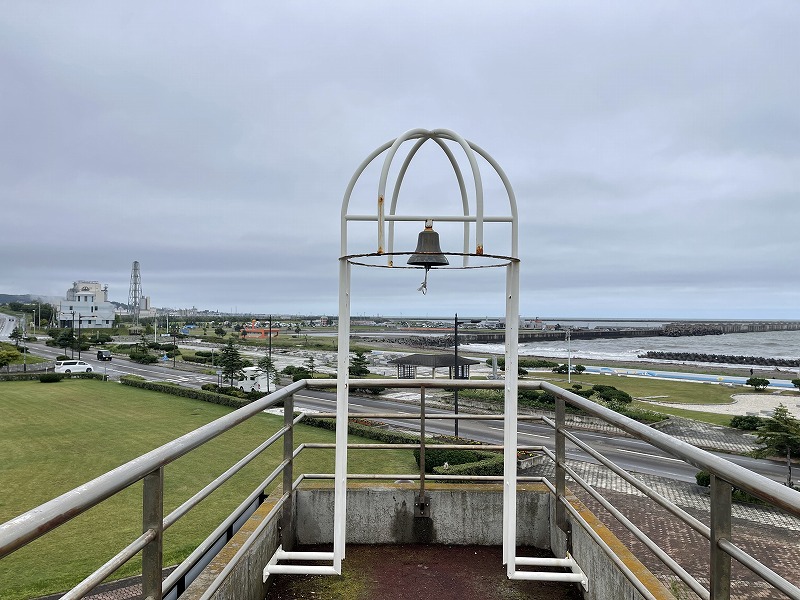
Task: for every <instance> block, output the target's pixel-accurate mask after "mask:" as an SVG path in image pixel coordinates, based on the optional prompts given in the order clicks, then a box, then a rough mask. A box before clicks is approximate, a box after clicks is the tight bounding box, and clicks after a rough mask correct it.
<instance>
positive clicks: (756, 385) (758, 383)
mask: <svg viewBox="0 0 800 600" xmlns="http://www.w3.org/2000/svg"><path fill="white" fill-rule="evenodd" d="M744 384H745V385H752V386H753V389H754V390H755V391H757V392H760V391H761V390H765V389H766V388H767V386H768V385H769V379H764V378H763V377H751V378H750V379H748V380H747V381H745V382H744Z"/></svg>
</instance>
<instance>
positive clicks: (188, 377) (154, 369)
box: [30, 343, 786, 483]
mask: <svg viewBox="0 0 800 600" xmlns="http://www.w3.org/2000/svg"><path fill="white" fill-rule="evenodd" d="M30 346H31V348H32V349H35V353H36V354H37V355H42V356H46V357H49V358H55V356H57V355H59V354H61V353H62V349H60V348H51V347H49V346H45V345H44V344H38V343H34V344H30ZM94 356H95V355H94V353H93V352H83V353H82V355H81V359H82V360H85V361H86V362H89V363H90V364H91V365H92V367H93V369H94V370H95V371H96V372H98V373H105V374H107V375H108V376H109V378H111V379H117V378H119V377H120V376H121V375H128V374H130V375H139V376H142V377H146V378H147V379H151V380H155V381H170V382H174V383H179V384H181V385H185V386H188V387H194V388H199V387H200V386H201V385H203V384H204V383H216V381H217V377H216V376H215V375H207V374H204V373H194V372H190V371H178V370H175V369H172V367H171V363H166V364H153V365H140V364H138V363H133V362H131V361H127V360H124V359H119V358H114V359H113V360H112V361H110V362H103V361H98V360H95V358H94ZM76 358H77V354H76ZM681 375H684V374H681ZM296 401H297V407H299V408H306V409H311V410H315V411H320V412H335V411H336V398H335V395H334V394H330V393H326V392H318V391H312V390H307V391H304V392H303V393H301V394H297V395H296ZM350 411H351V412H353V413H356V412H363V413H377V412H384V413H386V412H412V413H413V412H417V413H418V411H419V408H418V407H415V406H414V405H409V404H408V403H404V402H400V401H397V400H393V399H387V398H371V397H364V396H355V395H353V396H351V398H350ZM428 411H430V412H439V413H442V412H447V411H443V410H438V409H433V408H430V407H429V408H428ZM381 420H383V421H385V422H387V423H390V424H392V425H398V426H403V427H407V428H410V429H416V430H418V429H419V422H418V420H407V421H406V420H400V419H381ZM426 429H427V431H428V432H430V433H439V434H452V433H453V422H452V421H449V420H429V421H427V423H426ZM459 434H460V435H461V436H462V437H466V438H470V439H475V440H478V441H482V442H486V443H492V444H501V443H502V441H503V429H502V422H501V421H499V420H497V421H465V420H461V421H459ZM578 436H579V437H580V438H581V439H582V440H584V441H585V442H587V443H589V444H591V445H592V447H593V448H594V449H595V450H597V451H599V452H601V453H602V454H604V455H605V456H606V457H608V458H609V459H611V460H613V461H614V462H615V463H617V464H618V465H620V466H621V467H623V468H625V469H628V470H631V471H635V472H638V473H646V474H650V475H658V476H661V477H669V478H672V479H674V480H678V481H685V482H691V483H693V482H694V481H695V473H696V472H697V468H695V467H693V466H691V465H687V464H686V463H684V462H683V461H682V460H679V459H676V458H674V457H672V456H669V455H667V454H666V453H664V452H662V451H661V450H658V449H657V448H653V447H652V446H650V445H649V444H648V443H647V442H644V441H641V440H636V439H632V438H628V437H620V436H613V435H609V434H607V433H598V434H595V433H589V432H583V433H580V434H578ZM519 443H520V444H521V445H523V444H524V445H543V446H547V447H548V448H550V449H553V448H554V446H555V440H554V435H553V432H552V429H550V428H549V427H548V426H547V425H544V424H540V423H525V422H520V423H519ZM715 454H717V455H718V456H721V457H722V458H725V459H727V460H730V461H732V462H735V463H736V464H739V465H741V466H743V467H745V468H747V469H750V470H751V471H754V472H756V473H759V474H761V475H764V476H765V477H769V478H770V479H773V480H775V481H781V482H782V481H784V480H785V477H786V472H785V466H784V465H782V464H778V463H775V462H773V461H768V460H757V459H753V458H749V457H743V456H736V455H732V454H724V453H715ZM567 455H568V458H573V459H575V460H582V461H586V462H590V463H596V462H597V461H596V460H595V459H593V458H591V457H590V456H588V455H586V454H585V453H584V452H583V451H581V450H578V449H576V448H572V449H570V447H569V446H568V448H567Z"/></svg>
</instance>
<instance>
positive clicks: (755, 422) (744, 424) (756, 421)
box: [731, 415, 764, 431]
mask: <svg viewBox="0 0 800 600" xmlns="http://www.w3.org/2000/svg"><path fill="white" fill-rule="evenodd" d="M763 423H764V419H762V418H761V417H757V416H756V415H736V416H735V417H733V418H732V419H731V427H735V428H736V429H744V430H745V431H755V430H756V429H758V428H759V427H760V426H761V425H762V424H763Z"/></svg>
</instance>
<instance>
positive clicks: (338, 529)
mask: <svg viewBox="0 0 800 600" xmlns="http://www.w3.org/2000/svg"><path fill="white" fill-rule="evenodd" d="M350 271H351V266H350V263H349V262H347V259H346V258H340V259H339V323H338V325H339V345H338V364H337V371H336V379H337V382H336V465H335V471H334V506H333V523H334V525H333V568H334V569H335V570H336V572H337V573H338V574H341V572H342V559H343V558H344V553H345V533H346V530H347V528H346V526H345V522H346V517H347V413H348V406H347V403H348V399H349V389H350V383H349V379H350V374H349V370H348V369H349V366H350V364H349V363H350Z"/></svg>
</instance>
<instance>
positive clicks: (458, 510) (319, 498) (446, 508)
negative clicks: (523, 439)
mask: <svg viewBox="0 0 800 600" xmlns="http://www.w3.org/2000/svg"><path fill="white" fill-rule="evenodd" d="M348 485H349V487H350V489H348V491H347V543H349V544H392V543H435V544H442V545H447V544H453V545H459V544H479V545H492V546H499V545H502V526H503V523H502V521H503V494H502V486H501V485H494V484H474V485H464V484H460V485H457V484H440V483H435V484H434V483H432V484H430V485H428V486H426V491H427V492H428V493H429V495H430V498H431V508H430V512H431V519H415V518H414V499H415V496H416V494H417V492H418V485H417V484H386V485H378V484H375V483H371V482H370V483H353V482H350V483H349V484H348ZM519 487H520V493H519V494H518V495H517V516H518V529H517V543H518V544H519V545H528V546H535V547H537V548H542V549H550V550H551V551H552V552H553V554H554V555H555V556H557V557H564V556H565V554H566V552H567V550H568V540H567V536H566V534H564V533H563V532H562V531H561V530H559V529H558V527H556V526H555V522H556V521H555V503H554V502H552V501H551V500H552V496H551V495H550V493H549V492H548V491H547V488H546V487H545V486H544V485H541V484H526V485H520V486H519ZM571 505H572V506H573V507H574V508H575V510H576V511H577V512H578V513H579V514H580V515H581V517H582V519H583V520H584V521H585V523H581V521H580V520H578V519H575V518H573V517H571V516H570V517H569V519H570V522H571V527H572V534H571V537H572V540H571V546H572V555H573V556H574V557H575V559H576V560H577V562H578V564H579V565H580V566H581V568H582V569H583V571H584V573H586V575H587V576H588V578H589V589H588V591H587V592H586V593H585V594H584V597H585V598H586V600H610V599H612V598H613V599H614V600H643V597H642V595H641V594H640V593H639V592H638V591H637V590H636V589H635V588H634V586H633V585H632V584H631V583H630V582H629V581H628V580H627V578H626V577H625V576H624V575H623V574H622V572H621V571H620V569H619V568H618V567H617V566H616V565H615V564H614V562H613V561H612V560H611V559H610V558H609V557H608V556H607V555H606V553H605V552H604V551H603V549H602V548H601V547H600V546H599V545H598V544H597V542H596V541H595V540H594V539H593V538H592V537H591V536H590V535H589V530H591V531H593V532H594V533H596V534H597V535H598V536H599V537H600V538H601V539H602V540H603V541H604V542H605V543H606V544H607V545H608V546H610V547H611V549H612V551H613V552H614V553H615V554H616V556H617V557H619V558H620V559H621V560H622V561H623V562H624V564H625V565H626V566H627V567H628V568H629V569H630V570H631V571H632V572H633V573H634V574H635V575H636V577H637V578H638V579H639V580H640V581H641V582H643V583H644V585H645V586H646V587H647V589H648V590H649V591H650V592H651V593H652V594H653V595H654V596H655V597H656V598H657V599H659V600H662V599H663V600H674V597H673V596H672V594H671V593H670V592H669V591H668V590H667V589H666V588H665V587H664V586H663V585H662V584H661V583H660V582H659V581H658V580H657V579H656V578H655V577H654V576H653V575H652V574H651V573H650V572H649V571H648V570H647V569H646V568H645V567H644V566H643V565H642V564H641V563H640V562H639V561H638V560H637V559H636V557H635V556H634V555H633V554H632V553H631V552H630V550H628V548H626V547H625V546H624V545H623V544H622V542H620V541H619V540H618V539H617V538H616V537H615V536H614V534H613V533H612V532H611V531H610V530H608V529H607V528H606V527H605V526H604V525H603V524H602V523H601V522H600V521H599V520H598V519H597V518H596V517H595V516H594V515H593V514H592V513H591V512H590V511H589V510H588V509H587V508H586V507H585V506H583V504H581V503H580V502H579V501H578V500H577V499H575V498H574V497H573V498H571ZM273 506H274V502H273V501H271V500H270V499H267V501H266V502H265V503H264V504H263V505H262V506H261V507H259V509H258V510H257V511H256V512H255V513H254V514H253V516H252V517H251V518H250V520H249V521H248V522H247V523H246V524H245V525H244V527H243V528H242V529H241V530H240V531H239V532H238V533H237V534H236V535H235V536H234V538H233V539H232V540H231V541H230V542H229V543H228V544H227V545H226V546H225V548H224V549H223V550H222V551H221V552H220V554H219V555H218V556H217V557H216V558H215V559H214V560H213V561H212V562H211V564H209V566H208V567H206V569H205V570H204V571H203V573H202V574H201V575H200V576H199V577H198V579H196V580H195V581H194V582H193V583H192V584H191V585H190V586H189V588H188V589H187V590H186V592H185V594H184V595H183V596H181V600H198V599H199V598H200V597H201V596H202V594H203V591H204V590H205V589H206V588H207V587H208V585H209V584H210V583H211V582H212V581H213V580H214V579H215V578H216V576H217V575H218V574H219V573H220V572H221V571H222V569H224V568H225V566H226V565H227V564H228V563H229V562H230V560H231V558H232V557H233V556H234V555H235V553H236V552H237V551H238V549H239V548H240V547H241V545H242V543H243V542H244V540H245V539H246V538H247V537H249V535H250V534H251V533H252V532H253V531H254V529H255V528H256V527H257V526H258V525H259V524H260V523H261V522H262V521H263V520H264V518H265V517H266V516H267V514H268V513H269V511H270V510H271V509H272V508H273ZM294 510H295V526H296V534H297V536H296V541H297V543H299V544H329V543H331V542H332V541H333V488H332V487H303V486H301V487H300V488H299V489H298V490H297V492H296V493H295V500H294ZM279 522H280V520H279V518H275V519H274V520H273V521H272V522H271V523H270V524H269V525H268V526H267V527H266V529H265V530H264V532H262V534H261V536H260V539H259V540H258V541H257V542H256V543H255V544H254V545H253V547H252V548H251V550H250V551H249V552H248V553H247V554H246V556H245V557H244V559H243V560H242V561H241V562H240V563H239V564H238V565H236V567H235V568H234V570H233V572H232V574H231V575H230V576H229V577H228V578H227V580H226V581H225V583H224V584H223V585H222V587H221V588H220V590H219V591H218V592H217V594H216V595H214V596H213V600H263V598H264V597H265V596H266V591H267V587H268V586H267V584H265V583H263V581H262V576H263V575H262V574H263V570H264V567H265V566H266V564H267V562H268V561H269V559H270V558H271V557H272V555H273V554H274V553H275V550H276V549H277V547H278V544H279V531H278V526H279ZM551 523H552V524H553V526H552V527H551ZM498 567H499V565H498Z"/></svg>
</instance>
